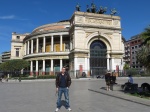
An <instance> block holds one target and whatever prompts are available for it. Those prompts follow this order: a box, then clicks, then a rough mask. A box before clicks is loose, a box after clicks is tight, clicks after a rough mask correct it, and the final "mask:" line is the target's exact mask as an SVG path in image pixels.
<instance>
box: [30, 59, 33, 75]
mask: <svg viewBox="0 0 150 112" xmlns="http://www.w3.org/2000/svg"><path fill="white" fill-rule="evenodd" d="M30 76H33V61H32V60H31V62H30Z"/></svg>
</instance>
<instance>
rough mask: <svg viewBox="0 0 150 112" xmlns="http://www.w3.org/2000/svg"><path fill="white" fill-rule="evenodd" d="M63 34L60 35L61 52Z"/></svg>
mask: <svg viewBox="0 0 150 112" xmlns="http://www.w3.org/2000/svg"><path fill="white" fill-rule="evenodd" d="M62 41H63V40H62V35H60V52H61V51H62Z"/></svg>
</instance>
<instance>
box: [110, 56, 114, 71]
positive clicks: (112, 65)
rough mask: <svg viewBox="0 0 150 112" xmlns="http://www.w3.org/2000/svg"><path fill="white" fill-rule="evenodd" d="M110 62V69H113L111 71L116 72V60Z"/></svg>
mask: <svg viewBox="0 0 150 112" xmlns="http://www.w3.org/2000/svg"><path fill="white" fill-rule="evenodd" d="M110 62H111V64H110V69H111V71H114V70H115V64H114V59H113V58H110Z"/></svg>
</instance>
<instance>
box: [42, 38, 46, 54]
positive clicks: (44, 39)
mask: <svg viewBox="0 0 150 112" xmlns="http://www.w3.org/2000/svg"><path fill="white" fill-rule="evenodd" d="M45 45H46V37H43V52H45Z"/></svg>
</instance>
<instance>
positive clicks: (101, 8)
mask: <svg viewBox="0 0 150 112" xmlns="http://www.w3.org/2000/svg"><path fill="white" fill-rule="evenodd" d="M106 11H107V7H104V8H103V7H102V6H100V9H99V11H98V14H104V13H106Z"/></svg>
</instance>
